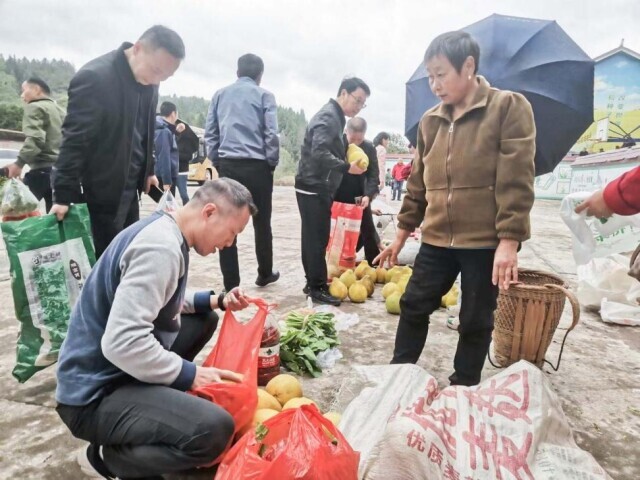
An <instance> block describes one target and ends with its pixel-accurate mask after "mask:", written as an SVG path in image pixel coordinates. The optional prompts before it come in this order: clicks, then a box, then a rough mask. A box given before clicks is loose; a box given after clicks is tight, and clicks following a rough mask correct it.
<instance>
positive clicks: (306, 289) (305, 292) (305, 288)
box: [302, 285, 309, 295]
mask: <svg viewBox="0 0 640 480" xmlns="http://www.w3.org/2000/svg"><path fill="white" fill-rule="evenodd" d="M302 293H304V294H305V295H309V285H305V286H304V288H303V289H302Z"/></svg>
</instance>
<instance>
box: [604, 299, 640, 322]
mask: <svg viewBox="0 0 640 480" xmlns="http://www.w3.org/2000/svg"><path fill="white" fill-rule="evenodd" d="M600 317H602V321H603V322H607V323H617V324H618V325H629V326H632V327H640V306H639V305H636V306H632V305H628V304H625V303H620V302H610V301H609V300H608V299H606V298H603V299H602V303H601V304H600Z"/></svg>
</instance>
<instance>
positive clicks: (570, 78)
mask: <svg viewBox="0 0 640 480" xmlns="http://www.w3.org/2000/svg"><path fill="white" fill-rule="evenodd" d="M462 30H463V31H465V32H467V33H469V34H470V35H471V36H472V37H473V38H474V39H475V40H476V41H477V42H478V44H479V45H480V65H479V66H478V73H479V74H480V75H483V76H484V77H485V78H486V79H487V80H488V81H489V83H490V84H491V85H492V86H494V87H496V88H500V89H503V90H511V91H514V92H520V93H522V94H523V95H524V96H525V97H526V98H527V100H529V102H530V103H531V106H532V108H533V114H534V117H535V123H536V129H537V135H536V158H535V163H536V175H542V174H544V173H548V172H551V171H552V170H553V169H554V168H555V166H556V165H557V164H558V163H559V162H560V160H562V158H563V157H564V156H565V155H566V154H567V152H568V151H569V150H570V149H571V147H572V146H573V144H574V143H575V142H576V140H578V138H579V137H580V135H582V134H583V133H584V131H585V130H586V129H587V127H588V126H589V125H591V123H592V122H593V71H594V62H593V60H592V59H591V58H589V56H588V55H587V54H586V53H585V52H584V51H582V49H581V48H580V47H579V46H578V45H577V44H576V43H575V42H574V41H573V40H571V38H570V37H569V36H568V35H567V34H566V33H565V32H564V30H562V28H560V27H559V26H558V24H557V23H556V22H553V21H549V20H536V19H531V18H520V17H508V16H504V15H496V14H494V15H491V16H490V17H487V18H485V19H484V20H480V21H479V22H476V23H474V24H472V25H470V26H468V27H466V28H463V29H462ZM406 94H407V98H406V108H405V135H406V136H407V138H408V139H409V140H410V141H411V143H413V144H414V145H415V142H416V135H417V131H418V122H419V121H420V118H421V117H422V115H423V114H424V112H425V111H427V110H428V109H429V108H431V107H433V106H434V105H436V104H437V103H439V99H438V98H437V97H436V96H435V95H433V93H431V89H430V88H429V80H428V78H427V72H426V70H425V68H424V65H423V64H422V63H421V64H420V66H419V67H418V68H417V70H416V71H415V73H414V74H413V75H412V76H411V78H410V79H409V81H408V82H407V87H406Z"/></svg>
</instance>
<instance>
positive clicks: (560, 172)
mask: <svg viewBox="0 0 640 480" xmlns="http://www.w3.org/2000/svg"><path fill="white" fill-rule="evenodd" d="M594 61H595V62H596V63H595V73H594V75H595V78H594V96H593V103H594V105H593V110H594V115H593V118H594V122H593V124H592V125H591V126H590V127H589V128H588V129H587V130H586V131H585V132H584V134H583V135H582V136H581V137H580V139H579V140H578V142H577V143H576V144H575V145H574V147H573V149H572V151H571V152H569V154H568V155H567V156H566V157H565V158H564V159H563V161H562V162H560V164H559V165H558V166H557V167H556V168H555V169H554V171H553V172H551V173H548V174H545V175H541V176H540V177H537V178H536V182H535V192H536V198H546V199H561V198H563V197H564V196H565V195H566V194H567V193H571V192H577V191H587V190H589V191H594V190H597V189H599V188H602V186H604V184H606V183H607V182H608V181H610V180H612V179H613V178H615V177H617V176H618V175H620V174H622V173H624V172H625V171H627V170H629V169H631V168H633V167H635V166H637V165H638V164H639V161H640V160H639V159H638V151H640V150H636V148H638V147H636V148H630V147H632V146H633V145H634V143H635V144H637V145H640V53H637V52H635V51H633V50H631V49H630V48H627V47H625V46H624V42H622V43H621V44H620V46H619V47H618V48H615V49H613V50H611V51H609V52H606V53H604V54H602V55H600V56H598V57H596V58H594Z"/></svg>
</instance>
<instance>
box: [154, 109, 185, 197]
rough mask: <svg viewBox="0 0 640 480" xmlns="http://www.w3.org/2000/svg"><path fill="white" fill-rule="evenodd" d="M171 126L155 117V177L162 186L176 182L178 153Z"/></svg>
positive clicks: (178, 161) (160, 118) (159, 117)
mask: <svg viewBox="0 0 640 480" xmlns="http://www.w3.org/2000/svg"><path fill="white" fill-rule="evenodd" d="M171 127H172V125H170V124H169V122H167V121H166V120H165V119H164V118H162V117H161V116H159V115H158V116H157V117H156V132H155V135H154V142H155V147H156V148H155V154H156V176H157V177H158V179H160V181H161V182H162V183H163V185H175V184H176V183H177V180H178V164H179V163H180V153H179V151H178V144H177V143H176V136H175V134H174V133H173V129H172V128H171Z"/></svg>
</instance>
